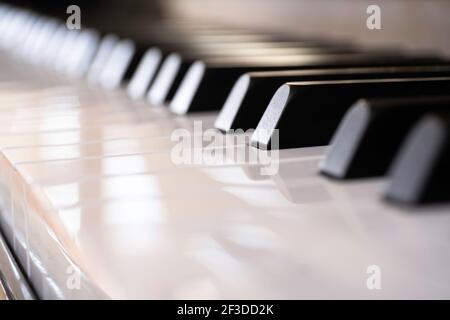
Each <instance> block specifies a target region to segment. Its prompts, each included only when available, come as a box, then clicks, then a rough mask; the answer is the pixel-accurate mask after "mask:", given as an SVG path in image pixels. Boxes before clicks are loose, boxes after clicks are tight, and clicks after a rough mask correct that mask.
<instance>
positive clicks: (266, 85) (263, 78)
mask: <svg viewBox="0 0 450 320" xmlns="http://www.w3.org/2000/svg"><path fill="white" fill-rule="evenodd" d="M432 76H450V65H444V66H419V67H372V68H341V69H320V70H291V71H269V72H251V73H246V74H244V75H242V76H241V77H239V79H238V80H237V81H236V83H235V84H234V86H233V88H232V90H231V92H230V94H229V95H228V97H227V100H226V102H225V104H224V106H223V107H222V109H221V110H220V112H219V115H218V116H217V119H216V121H215V124H214V126H215V127H216V128H217V129H219V130H221V131H224V132H227V131H230V130H236V129H242V130H248V129H254V128H256V125H257V124H258V122H259V120H260V119H261V117H262V115H263V113H264V111H265V110H266V107H267V104H268V103H269V102H270V99H271V98H272V96H273V94H274V93H275V91H276V89H278V87H279V86H280V85H282V84H284V83H286V82H290V81H316V80H352V79H355V80H356V79H382V78H392V77H401V78H405V77H432Z"/></svg>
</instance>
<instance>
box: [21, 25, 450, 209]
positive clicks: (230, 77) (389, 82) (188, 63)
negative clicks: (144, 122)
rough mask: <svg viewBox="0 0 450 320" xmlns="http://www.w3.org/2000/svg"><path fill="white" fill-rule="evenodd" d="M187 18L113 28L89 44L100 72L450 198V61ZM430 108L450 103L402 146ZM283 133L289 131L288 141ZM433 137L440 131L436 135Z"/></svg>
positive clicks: (256, 138) (185, 109)
mask: <svg viewBox="0 0 450 320" xmlns="http://www.w3.org/2000/svg"><path fill="white" fill-rule="evenodd" d="M35 19H36V18H35ZM37 20H38V21H41V20H43V18H42V17H39V18H38V19H37ZM44 20H45V19H44ZM41 22H42V21H41ZM43 25H45V22H44V23H41V26H40V28H41V29H42V28H43V27H42V26H43ZM34 29H36V28H34ZM175 29H177V30H174V29H171V28H165V27H162V28H159V30H157V32H155V30H153V31H151V32H150V31H149V32H148V33H143V35H142V33H141V35H140V36H139V37H134V36H133V33H132V32H131V33H130V32H128V31H127V32H125V34H126V35H128V36H131V37H133V38H134V39H135V41H132V40H129V39H124V40H120V39H118V38H117V37H115V36H112V35H109V36H106V37H104V38H103V41H102V42H101V43H100V47H99V49H98V50H97V48H95V50H94V49H92V50H90V51H89V50H86V52H90V54H91V55H92V52H94V51H96V52H97V56H96V57H97V58H96V60H94V61H89V62H90V63H92V64H91V66H90V67H91V68H90V72H89V74H88V78H89V79H91V80H92V79H94V80H92V82H94V83H95V82H99V83H100V84H101V85H102V86H103V87H104V88H106V89H115V88H117V87H118V85H120V84H121V83H124V82H128V80H130V81H129V82H128V85H127V92H128V94H129V95H130V97H132V98H134V99H137V98H147V99H149V100H150V102H152V104H153V105H168V106H169V109H170V110H171V111H172V112H173V113H175V114H186V113H191V112H196V111H209V110H221V111H220V113H219V116H218V118H217V120H216V123H215V126H216V128H217V129H219V130H221V131H223V132H230V131H232V130H236V129H243V130H248V129H256V130H255V132H254V134H253V136H252V140H251V144H252V145H253V146H255V147H259V148H264V149H271V148H281V149H283V148H298V147H310V146H321V145H327V144H329V143H330V141H331V146H330V148H329V151H328V153H327V156H326V158H325V159H324V161H323V163H322V164H321V168H320V170H321V172H322V173H324V174H325V175H328V176H332V177H334V178H339V179H348V178H360V177H372V176H380V175H384V174H386V173H387V172H388V170H389V168H392V169H391V170H392V172H391V173H390V175H391V176H392V177H393V180H392V184H391V186H390V188H389V191H388V198H390V199H393V200H398V201H403V202H426V201H438V200H449V195H448V190H449V189H448V188H445V187H446V186H447V187H448V182H449V178H448V169H447V166H446V165H445V164H446V159H447V160H448V116H447V115H445V112H448V105H449V102H450V101H449V99H450V98H449V97H448V96H445V94H448V89H449V86H450V63H449V62H448V61H447V60H445V59H442V58H440V57H434V56H410V55H407V54H404V53H398V52H392V51H389V50H386V51H384V50H380V51H376V52H367V51H365V50H361V49H360V48H357V47H355V46H351V45H348V44H344V43H343V44H336V43H329V44H327V43H326V42H323V41H316V42H315V41H311V40H305V39H292V40H286V39H285V38H283V37H277V36H266V35H261V34H252V33H246V32H242V31H237V30H230V29H228V30H227V29H214V28H212V29H210V27H208V26H202V25H199V26H195V25H191V26H190V25H189V24H187V25H185V26H184V25H182V26H181V28H175ZM185 29H186V30H185ZM30 32H31V31H30ZM34 32H35V33H36V32H38V33H39V31H36V30H34ZM40 33H41V34H42V33H43V32H40ZM86 34H87V33H86V31H84V32H81V33H78V34H76V35H73V34H71V37H69V36H67V37H66V38H67V39H69V40H70V41H74V40H75V39H80V38H81V37H82V36H83V35H86ZM67 39H66V40H67ZM87 39H88V40H92V39H93V37H90V38H89V37H88V38H87ZM69 40H67V41H66V43H67V46H68V48H69V49H70V41H69ZM86 43H87V46H94V43H95V41H91V42H90V43H88V42H86ZM63 47H64V45H63ZM61 50H63V49H61ZM100 52H103V56H104V57H103V58H99V56H101V55H100V54H99V53H100ZM83 55H86V54H84V53H83ZM102 59H103V60H102ZM97 60H98V61H97ZM96 63H98V64H99V66H95V64H96ZM78 65H79V64H75V67H72V69H76V67H77V66H78ZM74 71H76V70H74ZM97 73H98V74H97ZM361 99H362V100H361ZM430 111H439V112H441V113H438V114H436V115H434V116H431V117H428V118H427V120H423V121H422V123H421V124H419V125H418V128H416V129H414V130H413V131H414V132H413V133H412V134H411V137H410V138H409V139H408V142H407V143H406V146H403V147H402V149H403V151H402V152H400V153H398V150H399V149H400V147H401V145H402V142H403V141H404V139H405V136H406V135H407V133H408V132H409V130H410V129H411V127H413V125H414V124H415V122H417V120H418V119H419V118H420V117H422V116H423V115H424V114H425V113H428V112H430ZM442 112H443V113H442ZM342 119H343V120H342ZM341 120H342V121H341ZM336 128H338V130H337V131H336ZM277 131H278V132H277ZM335 131H336V133H335V136H334V138H333V139H331V138H332V136H333V133H334V132H335ZM274 132H277V134H278V133H279V136H278V137H277V140H276V145H275V144H274V143H273V141H272V134H274ZM426 139H432V140H433V141H432V142H431V143H428V144H427V143H425V144H424V141H426ZM424 151H427V152H424ZM421 152H422V153H421ZM398 154H400V155H399V156H397V157H396V155H398ZM394 159H395V160H394ZM415 159H419V160H420V161H416V160H415ZM393 162H394V163H395V164H394V165H393V166H391V164H392V163H393ZM408 170H409V171H411V170H413V171H414V173H415V174H408Z"/></svg>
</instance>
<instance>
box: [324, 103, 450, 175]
mask: <svg viewBox="0 0 450 320" xmlns="http://www.w3.org/2000/svg"><path fill="white" fill-rule="evenodd" d="M435 110H448V111H450V96H417V97H401V98H400V97H399V98H377V99H361V100H359V101H358V102H356V103H355V104H354V106H353V107H352V108H351V109H350V110H349V111H348V112H347V113H346V115H345V116H344V118H343V119H342V121H341V123H340V124H339V127H338V129H337V130H336V133H335V134H334V137H333V139H332V140H331V145H330V147H329V149H328V152H327V155H326V157H325V159H324V160H323V161H322V163H321V165H320V168H321V172H322V173H324V174H326V175H328V176H331V177H334V178H339V179H348V178H361V177H373V176H380V175H384V174H385V173H386V172H387V170H388V168H389V166H390V164H391V162H392V160H393V159H394V156H395V154H396V152H397V151H398V149H399V147H400V145H401V143H402V141H403V140H404V138H405V136H406V134H407V133H408V131H409V130H410V129H411V127H412V126H413V124H414V123H415V122H416V121H417V119H419V118H420V117H421V116H423V115H424V114H425V113H427V112H430V111H435Z"/></svg>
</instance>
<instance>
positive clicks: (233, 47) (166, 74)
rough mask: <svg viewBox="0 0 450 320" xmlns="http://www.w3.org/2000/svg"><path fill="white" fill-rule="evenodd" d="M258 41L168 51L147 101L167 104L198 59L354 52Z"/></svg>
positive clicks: (310, 45)
mask: <svg viewBox="0 0 450 320" xmlns="http://www.w3.org/2000/svg"><path fill="white" fill-rule="evenodd" d="M259 44H260V45H259V46H256V47H254V46H250V45H249V44H247V43H225V44H223V43H208V44H201V45H199V44H197V45H190V46H186V47H185V48H183V50H179V52H173V53H170V54H169V55H167V57H166V58H165V60H164V62H163V63H162V66H161V71H160V72H159V73H158V75H157V77H156V79H155V82H154V85H152V86H151V88H150V90H149V92H148V100H149V102H150V103H151V104H152V105H155V106H159V105H163V104H168V103H170V101H172V99H173V97H174V95H175V93H176V91H177V90H178V88H179V86H180V83H181V81H182V80H183V78H184V76H185V75H186V72H187V70H188V69H189V68H190V66H191V65H192V64H193V63H194V62H195V61H196V60H198V59H200V60H202V59H203V60H205V61H207V60H209V59H214V58H216V59H217V58H219V59H227V57H231V58H232V59H234V60H236V59H239V58H241V59H243V60H246V61H249V60H251V59H264V57H270V59H271V60H272V61H273V59H274V58H275V57H277V58H278V59H284V58H287V59H291V58H292V56H301V55H305V54H308V55H310V54H314V55H329V54H331V53H334V54H349V53H356V49H355V48H352V47H344V46H341V47H338V46H334V47H333V46H329V47H323V46H320V45H318V46H317V47H314V46H313V45H312V44H310V43H306V44H303V43H302V42H293V43H289V42H286V43H284V45H283V46H281V47H277V46H276V44H277V42H275V43H271V42H267V43H259ZM288 45H290V47H289V46H288ZM275 53H276V54H275Z"/></svg>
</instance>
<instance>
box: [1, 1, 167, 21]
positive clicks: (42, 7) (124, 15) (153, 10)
mask: <svg viewBox="0 0 450 320" xmlns="http://www.w3.org/2000/svg"><path fill="white" fill-rule="evenodd" d="M166 1H167V0H166ZM1 2H4V3H9V4H11V5H14V6H21V7H25V8H29V9H32V10H34V11H37V12H40V13H43V14H48V15H52V16H54V17H58V18H60V19H66V18H67V13H66V9H67V7H68V6H70V5H78V6H79V7H80V8H81V15H82V23H83V25H85V26H95V27H98V26H99V25H102V24H104V23H105V22H106V21H108V23H110V24H114V23H117V24H120V23H122V24H123V20H124V19H127V20H130V19H131V20H151V19H154V18H159V17H161V16H162V15H163V9H162V7H163V6H162V5H161V4H162V1H161V2H160V1H159V0H122V1H119V0H96V1H92V0H91V1H89V0H13V1H12V0H9V1H4V0H3V1H1Z"/></svg>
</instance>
